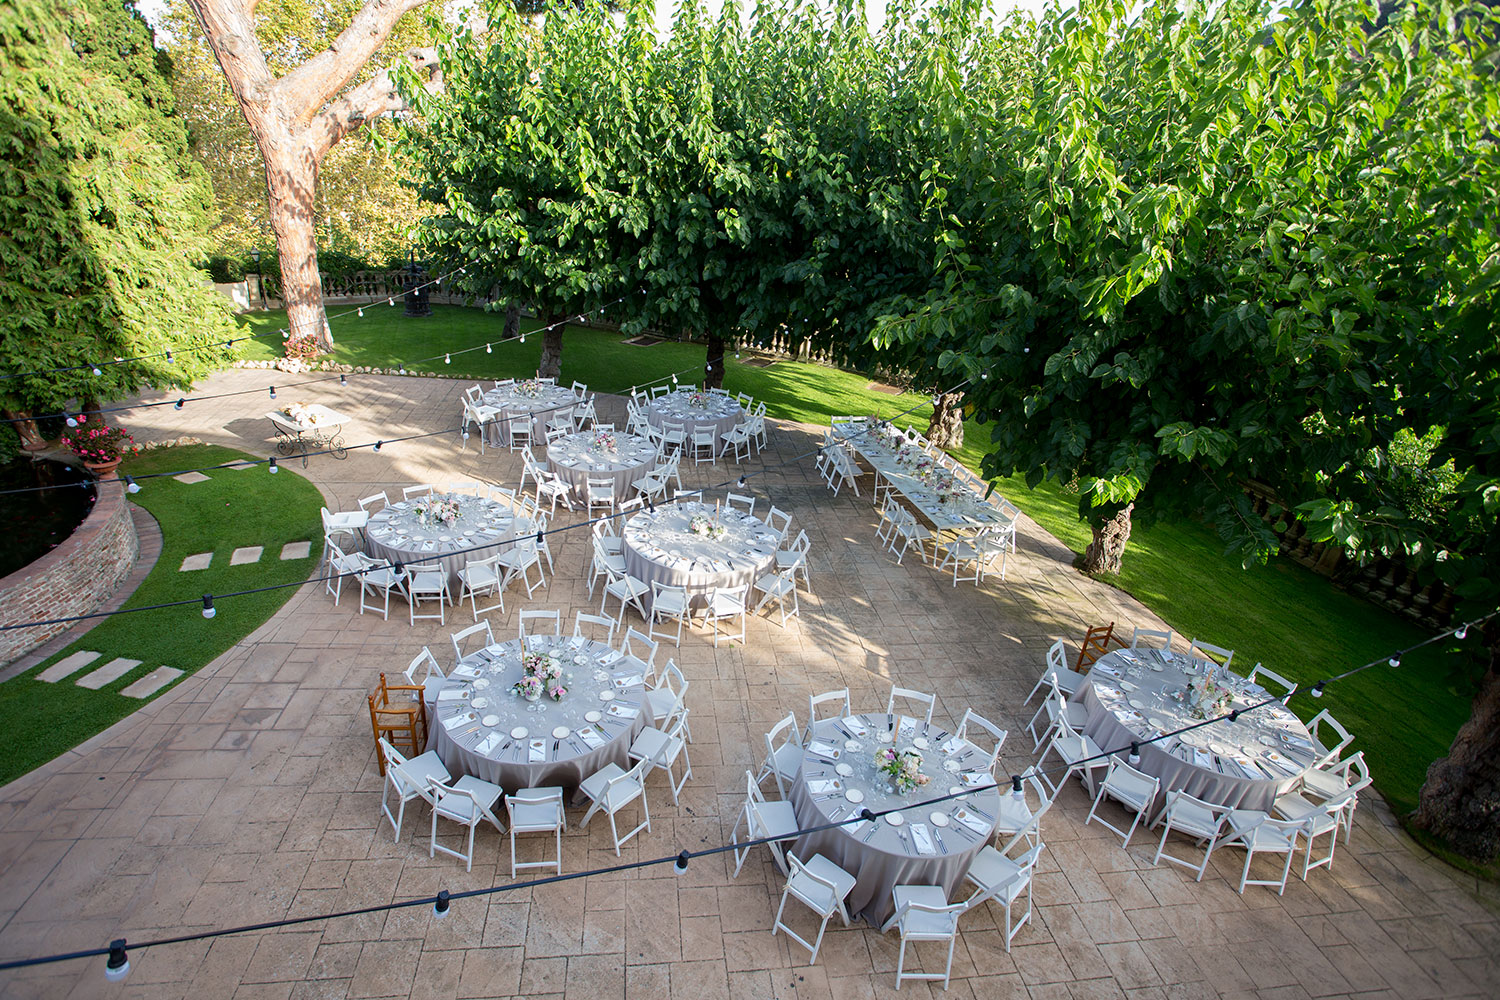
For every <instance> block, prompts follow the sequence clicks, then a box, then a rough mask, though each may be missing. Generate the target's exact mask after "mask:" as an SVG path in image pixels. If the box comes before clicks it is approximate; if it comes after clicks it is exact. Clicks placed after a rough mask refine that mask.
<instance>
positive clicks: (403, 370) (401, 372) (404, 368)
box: [400, 365, 406, 375]
mask: <svg viewBox="0 0 1500 1000" xmlns="http://www.w3.org/2000/svg"><path fill="white" fill-rule="evenodd" d="M400 374H402V375H405V374H406V366H405V365H402V366H401V371H400Z"/></svg>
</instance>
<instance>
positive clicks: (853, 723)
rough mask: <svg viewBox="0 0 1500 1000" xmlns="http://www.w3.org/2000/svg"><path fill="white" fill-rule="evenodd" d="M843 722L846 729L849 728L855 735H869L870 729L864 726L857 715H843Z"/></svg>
mask: <svg viewBox="0 0 1500 1000" xmlns="http://www.w3.org/2000/svg"><path fill="white" fill-rule="evenodd" d="M843 723H844V728H845V729H847V730H849V732H851V733H853V734H854V735H855V736H869V735H870V730H869V729H868V728H866V727H865V724H864V723H863V722H862V721H860V719H859V718H858V717H857V716H853V715H850V716H847V717H845V718H844V719H843Z"/></svg>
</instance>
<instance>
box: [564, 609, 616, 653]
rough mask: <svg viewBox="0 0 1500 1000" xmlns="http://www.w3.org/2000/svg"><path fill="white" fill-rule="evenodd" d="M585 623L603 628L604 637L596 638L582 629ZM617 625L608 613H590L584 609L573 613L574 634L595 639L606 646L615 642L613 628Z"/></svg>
mask: <svg viewBox="0 0 1500 1000" xmlns="http://www.w3.org/2000/svg"><path fill="white" fill-rule="evenodd" d="M585 625H587V626H589V627H591V628H602V629H604V630H605V635H604V638H603V639H597V638H596V637H595V636H591V635H589V634H588V633H587V632H585V631H584V626H585ZM619 625H620V623H619V622H617V621H615V620H614V619H613V618H611V617H609V616H608V615H591V614H589V613H588V612H586V611H579V612H577V613H576V614H574V615H573V635H574V636H579V637H582V638H585V639H595V641H597V642H602V643H604V644H605V645H606V646H613V645H614V644H615V629H616V628H618V627H619Z"/></svg>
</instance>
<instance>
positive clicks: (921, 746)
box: [911, 736, 927, 750]
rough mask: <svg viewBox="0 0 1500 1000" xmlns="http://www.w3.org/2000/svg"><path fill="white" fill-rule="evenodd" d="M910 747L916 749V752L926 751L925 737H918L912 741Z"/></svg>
mask: <svg viewBox="0 0 1500 1000" xmlns="http://www.w3.org/2000/svg"><path fill="white" fill-rule="evenodd" d="M911 745H912V746H914V747H916V748H917V749H918V750H926V749H927V737H925V736H918V737H917V738H916V739H914V740H912V741H911Z"/></svg>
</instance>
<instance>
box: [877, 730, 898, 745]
mask: <svg viewBox="0 0 1500 1000" xmlns="http://www.w3.org/2000/svg"><path fill="white" fill-rule="evenodd" d="M875 738H876V739H877V740H879V741H880V742H882V743H894V742H895V741H896V734H895V733H892V732H884V733H880V734H878V735H877V736H876V737H875Z"/></svg>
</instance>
